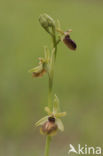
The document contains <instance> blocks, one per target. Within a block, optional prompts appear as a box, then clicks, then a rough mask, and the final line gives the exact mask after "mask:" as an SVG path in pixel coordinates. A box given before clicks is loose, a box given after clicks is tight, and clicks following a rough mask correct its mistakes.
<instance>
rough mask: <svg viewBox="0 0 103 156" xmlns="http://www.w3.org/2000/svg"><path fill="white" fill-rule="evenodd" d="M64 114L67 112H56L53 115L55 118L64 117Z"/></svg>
mask: <svg viewBox="0 0 103 156" xmlns="http://www.w3.org/2000/svg"><path fill="white" fill-rule="evenodd" d="M66 114H67V113H66V112H61V113H56V114H55V117H56V118H60V117H64V116H66Z"/></svg>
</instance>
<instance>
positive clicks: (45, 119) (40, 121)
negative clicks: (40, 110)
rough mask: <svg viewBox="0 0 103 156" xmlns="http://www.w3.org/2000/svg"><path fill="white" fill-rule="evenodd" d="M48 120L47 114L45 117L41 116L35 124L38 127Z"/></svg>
mask: <svg viewBox="0 0 103 156" xmlns="http://www.w3.org/2000/svg"><path fill="white" fill-rule="evenodd" d="M47 120H48V116H45V117H43V118H41V119H40V120H39V121H37V122H36V123H35V126H36V127H38V126H40V125H43V124H44V123H45V122H46V121H47Z"/></svg>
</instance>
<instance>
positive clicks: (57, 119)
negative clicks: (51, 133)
mask: <svg viewBox="0 0 103 156" xmlns="http://www.w3.org/2000/svg"><path fill="white" fill-rule="evenodd" d="M56 124H57V126H58V129H59V130H61V131H64V125H63V122H62V121H61V120H60V119H59V118H56Z"/></svg>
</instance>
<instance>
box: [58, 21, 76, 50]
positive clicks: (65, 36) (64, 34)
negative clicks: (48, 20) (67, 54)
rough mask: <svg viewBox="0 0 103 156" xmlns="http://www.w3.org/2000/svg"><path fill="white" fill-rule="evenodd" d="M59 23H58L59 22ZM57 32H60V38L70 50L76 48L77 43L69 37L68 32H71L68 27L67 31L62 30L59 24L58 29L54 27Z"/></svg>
mask: <svg viewBox="0 0 103 156" xmlns="http://www.w3.org/2000/svg"><path fill="white" fill-rule="evenodd" d="M59 25H60V24H59ZM56 31H57V32H59V33H60V36H59V38H60V40H61V41H63V42H64V44H65V45H66V46H67V47H68V48H69V49H71V50H76V48H77V45H76V43H75V42H74V41H73V40H72V39H71V38H70V32H72V30H71V29H69V30H68V31H65V32H64V31H62V30H61V28H60V26H59V27H58V29H56Z"/></svg>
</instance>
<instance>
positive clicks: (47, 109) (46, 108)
mask: <svg viewBox="0 0 103 156" xmlns="http://www.w3.org/2000/svg"><path fill="white" fill-rule="evenodd" d="M45 111H46V113H47V114H48V115H51V114H52V112H51V111H50V109H49V107H45Z"/></svg>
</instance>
